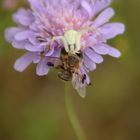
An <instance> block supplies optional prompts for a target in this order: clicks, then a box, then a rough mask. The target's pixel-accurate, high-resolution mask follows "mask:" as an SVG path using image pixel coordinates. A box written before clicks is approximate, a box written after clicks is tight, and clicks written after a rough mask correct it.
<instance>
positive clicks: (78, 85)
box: [72, 73, 87, 98]
mask: <svg viewBox="0 0 140 140" xmlns="http://www.w3.org/2000/svg"><path fill="white" fill-rule="evenodd" d="M72 86H73V88H74V89H76V91H77V92H78V94H79V95H80V96H81V97H82V98H85V96H86V86H87V85H86V82H84V83H82V78H81V75H79V74H76V73H74V74H73V77H72Z"/></svg>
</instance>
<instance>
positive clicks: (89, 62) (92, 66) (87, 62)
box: [84, 55, 96, 71]
mask: <svg viewBox="0 0 140 140" xmlns="http://www.w3.org/2000/svg"><path fill="white" fill-rule="evenodd" d="M84 65H85V66H86V68H87V69H88V70H89V71H94V70H95V69H96V64H95V63H94V62H93V61H92V60H91V59H89V57H87V56H86V55H84Z"/></svg>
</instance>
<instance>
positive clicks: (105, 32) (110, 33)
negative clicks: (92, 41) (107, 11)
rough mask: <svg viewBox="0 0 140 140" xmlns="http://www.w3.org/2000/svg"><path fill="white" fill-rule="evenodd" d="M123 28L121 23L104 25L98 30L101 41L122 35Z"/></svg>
mask: <svg viewBox="0 0 140 140" xmlns="http://www.w3.org/2000/svg"><path fill="white" fill-rule="evenodd" d="M124 31H125V26H124V24H122V23H109V24H105V25H103V26H102V27H101V28H100V33H101V36H102V38H103V39H105V40H107V39H111V38H114V37H116V36H117V35H119V34H123V33H124Z"/></svg>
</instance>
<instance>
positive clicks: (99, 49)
mask: <svg viewBox="0 0 140 140" xmlns="http://www.w3.org/2000/svg"><path fill="white" fill-rule="evenodd" d="M92 48H93V49H94V51H95V52H96V53H98V54H101V55H105V54H108V51H109V50H108V49H107V48H106V46H105V44H103V43H101V44H97V45H93V46H92Z"/></svg>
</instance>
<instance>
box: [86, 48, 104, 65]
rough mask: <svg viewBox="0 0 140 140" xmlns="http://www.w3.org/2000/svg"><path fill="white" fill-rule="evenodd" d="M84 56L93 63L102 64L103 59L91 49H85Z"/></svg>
mask: <svg viewBox="0 0 140 140" xmlns="http://www.w3.org/2000/svg"><path fill="white" fill-rule="evenodd" d="M85 55H86V56H87V57H88V58H89V59H90V60H92V61H93V62H95V63H98V64H100V63H102V62H103V57H102V56H101V55H99V54H97V53H96V52H95V51H94V50H93V49H91V48H86V50H85Z"/></svg>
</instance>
